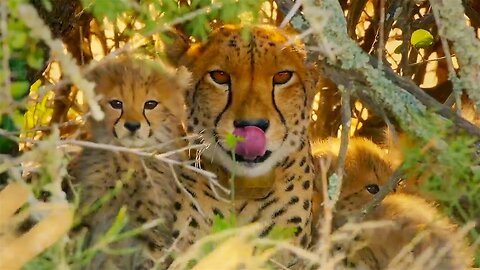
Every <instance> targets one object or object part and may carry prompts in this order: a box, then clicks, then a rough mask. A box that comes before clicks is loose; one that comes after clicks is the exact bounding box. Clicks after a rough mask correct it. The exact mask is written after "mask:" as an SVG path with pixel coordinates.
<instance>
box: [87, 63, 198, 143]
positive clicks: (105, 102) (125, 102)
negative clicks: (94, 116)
mask: <svg viewBox="0 0 480 270" xmlns="http://www.w3.org/2000/svg"><path fill="white" fill-rule="evenodd" d="M170 72H171V73H168V71H166V70H163V71H160V70H156V69H155V68H154V67H153V66H148V65H145V63H144V64H142V63H141V62H140V61H138V62H135V61H124V62H122V61H121V60H119V61H115V62H113V63H107V64H106V65H105V66H103V67H101V68H99V69H98V70H96V71H94V73H93V74H92V75H91V76H90V77H93V79H94V81H95V82H96V91H97V93H98V94H100V95H101V96H102V99H101V101H100V104H101V106H102V108H103V110H104V112H105V119H104V120H103V122H101V123H100V125H103V126H98V125H97V128H99V129H102V130H104V129H106V132H103V134H102V135H101V136H102V137H108V138H109V139H110V140H108V141H109V142H115V143H117V144H119V145H122V146H125V147H135V148H138V147H145V146H154V145H156V144H159V143H164V142H168V141H171V140H173V139H175V138H177V137H178V136H181V135H180V133H181V132H180V127H181V121H182V119H183V114H184V111H183V110H184V102H183V95H184V89H185V88H186V86H187V84H188V82H189V80H190V79H189V76H190V73H189V72H188V71H186V69H185V68H180V69H178V70H176V71H170ZM179 80H181V81H179ZM185 82H187V84H186V83H185ZM93 131H94V133H95V130H93Z"/></svg>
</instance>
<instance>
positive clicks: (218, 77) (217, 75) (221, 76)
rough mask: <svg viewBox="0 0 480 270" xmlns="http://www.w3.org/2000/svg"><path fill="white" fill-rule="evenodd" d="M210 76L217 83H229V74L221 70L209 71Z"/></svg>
mask: <svg viewBox="0 0 480 270" xmlns="http://www.w3.org/2000/svg"><path fill="white" fill-rule="evenodd" d="M209 74H210V78H212V80H213V81H214V82H216V83H218V84H229V83H230V74H228V73H227V72H225V71H221V70H214V71H210V72H209Z"/></svg>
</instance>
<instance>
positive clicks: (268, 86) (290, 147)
mask: <svg viewBox="0 0 480 270" xmlns="http://www.w3.org/2000/svg"><path fill="white" fill-rule="evenodd" d="M243 30H245V29H242V28H241V27H236V26H224V27H221V28H220V29H218V30H216V31H214V32H213V34H212V35H211V36H210V38H209V39H208V41H207V42H206V43H204V44H194V45H192V46H190V47H189V49H188V51H187V52H186V53H185V55H184V56H183V57H182V59H181V60H180V63H182V64H184V65H186V66H187V67H188V68H189V69H190V70H191V71H192V73H193V77H194V87H192V88H190V89H189V90H188V91H187V98H186V103H187V108H188V129H189V131H190V132H195V133H201V134H202V135H203V139H204V141H205V142H206V143H209V144H210V147H209V148H208V149H207V150H205V151H204V152H203V155H202V166H203V167H204V168H206V169H208V170H210V171H213V172H215V173H216V174H217V175H218V177H219V179H220V182H221V183H222V184H224V186H226V187H228V179H229V177H230V175H232V173H235V192H236V195H237V196H236V200H235V202H234V204H235V214H236V215H237V222H238V224H239V225H242V224H248V223H251V222H256V221H260V222H263V224H264V229H263V231H262V233H261V236H266V235H267V234H268V233H269V232H270V231H271V230H272V228H273V227H274V226H278V227H294V228H296V233H295V237H294V242H295V243H297V244H299V245H300V244H301V245H303V246H308V245H309V243H310V223H311V200H312V188H313V182H312V181H313V166H312V161H311V156H310V145H309V142H308V135H307V127H308V123H309V119H310V117H309V116H310V108H311V103H312V100H313V96H314V94H315V86H316V81H317V75H316V71H315V69H314V67H313V66H309V65H308V64H306V63H305V52H304V50H303V48H302V46H301V45H299V44H289V40H290V35H288V34H287V33H285V32H284V31H283V30H280V29H277V28H275V27H271V26H254V27H252V28H251V29H250V30H248V31H250V32H248V38H242V36H243V35H242V31H243ZM178 48H179V46H178V44H176V49H178ZM243 126H255V127H256V128H258V129H262V130H263V132H264V134H265V138H266V151H265V153H264V154H263V155H261V156H257V157H256V158H255V159H253V160H252V159H250V160H248V159H246V158H244V157H242V156H241V155H238V154H236V155H233V154H232V151H234V150H232V149H230V147H229V146H228V145H227V143H226V137H227V134H230V133H233V132H234V130H235V128H238V127H243ZM234 159H235V160H234ZM186 185H187V189H188V191H189V193H190V194H191V195H192V196H193V197H194V198H195V199H196V200H198V202H199V204H200V206H201V208H202V210H203V212H204V213H205V216H202V215H201V214H200V213H199V212H200V211H199V209H196V206H195V205H193V204H192V203H191V202H190V201H189V200H188V199H186V198H184V199H179V200H177V201H176V202H175V209H176V210H177V221H176V223H175V228H176V231H174V236H178V234H179V231H180V230H182V228H183V227H184V224H185V223H186V222H187V220H189V218H190V219H191V222H190V226H189V228H188V229H189V232H188V233H187V234H186V235H187V236H186V237H185V239H183V240H182V241H180V242H183V243H185V244H186V245H188V244H189V243H190V244H191V243H193V241H194V240H195V239H197V238H198V237H200V236H202V235H205V234H206V233H208V232H209V228H210V226H211V223H212V219H213V217H214V215H219V216H228V215H229V214H230V209H231V204H230V203H228V202H225V201H222V200H220V199H219V198H217V197H216V196H215V193H214V192H213V191H212V188H211V187H210V185H209V184H208V183H207V182H206V181H204V180H202V179H190V180H189V181H186ZM223 195H224V196H225V197H226V198H228V195H225V194H223Z"/></svg>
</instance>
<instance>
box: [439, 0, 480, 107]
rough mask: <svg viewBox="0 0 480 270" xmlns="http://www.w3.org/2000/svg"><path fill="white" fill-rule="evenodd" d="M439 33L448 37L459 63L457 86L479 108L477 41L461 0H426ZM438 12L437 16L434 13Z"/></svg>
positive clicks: (479, 69) (479, 57)
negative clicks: (461, 88)
mask: <svg viewBox="0 0 480 270" xmlns="http://www.w3.org/2000/svg"><path fill="white" fill-rule="evenodd" d="M430 5H431V6H432V8H433V9H434V11H436V12H435V13H434V14H435V17H436V18H435V20H436V21H437V25H438V30H439V34H440V35H441V36H443V37H445V38H447V39H448V40H450V41H451V42H452V44H453V47H454V49H455V55H456V57H457V59H458V62H459V64H460V81H461V86H462V87H463V88H464V89H465V90H466V91H467V93H468V96H469V97H470V98H471V99H472V100H474V102H475V104H476V106H477V108H480V40H478V39H477V38H476V36H475V32H474V30H473V28H472V27H470V26H468V25H467V24H466V20H465V16H464V14H465V9H464V7H463V4H462V1H461V0H448V1H447V0H430ZM437 15H438V16H437Z"/></svg>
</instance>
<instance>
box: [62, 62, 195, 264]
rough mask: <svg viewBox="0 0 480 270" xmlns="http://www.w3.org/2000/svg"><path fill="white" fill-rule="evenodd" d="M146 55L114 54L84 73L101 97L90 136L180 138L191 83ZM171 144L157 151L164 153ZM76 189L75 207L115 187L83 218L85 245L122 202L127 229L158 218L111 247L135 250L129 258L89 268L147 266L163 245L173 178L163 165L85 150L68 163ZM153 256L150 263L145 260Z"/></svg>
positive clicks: (122, 142) (101, 260) (120, 142)
mask: <svg viewBox="0 0 480 270" xmlns="http://www.w3.org/2000/svg"><path fill="white" fill-rule="evenodd" d="M152 64H153V63H152V62H148V61H146V60H134V59H131V58H121V59H117V60H113V61H111V62H107V63H105V64H101V65H100V66H99V67H98V68H96V69H95V70H93V71H92V72H91V73H90V74H89V75H88V78H89V79H90V80H93V81H94V82H95V83H96V88H95V90H96V92H97V94H100V95H101V96H102V99H101V101H100V104H101V106H102V108H103V110H104V112H105V119H104V120H103V121H100V122H96V121H94V120H91V121H90V122H89V123H88V125H89V130H90V132H91V133H92V138H91V139H92V141H94V142H100V143H107V144H112V145H116V146H123V147H155V146H157V147H158V146H159V145H160V144H162V143H167V142H169V141H171V140H173V139H177V138H178V137H182V136H184V134H183V129H182V126H181V121H182V118H183V113H184V112H183V104H184V101H183V95H184V93H183V92H184V90H185V88H186V87H187V86H188V84H189V81H190V73H189V72H188V71H186V69H184V68H179V69H178V70H176V71H175V70H170V69H169V68H168V67H166V68H164V69H162V70H159V69H158V67H154V66H152ZM178 146H179V145H178V144H176V145H175V144H173V145H170V146H169V147H164V148H160V149H158V148H157V149H158V151H166V150H170V149H172V148H176V147H178ZM70 174H71V175H72V176H73V177H74V179H75V182H74V184H75V186H78V187H79V188H80V189H81V198H80V209H82V208H83V207H88V206H92V204H94V203H95V202H97V201H98V200H99V198H101V197H102V196H104V195H106V194H107V193H108V192H111V191H113V190H114V189H116V186H118V185H120V186H121V187H122V189H121V190H120V191H119V193H118V194H116V195H115V196H114V197H113V198H112V199H110V200H109V201H107V203H106V204H105V205H103V206H102V207H101V208H100V209H98V210H97V211H95V212H93V213H91V214H89V215H88V216H86V217H85V218H84V219H83V220H84V221H85V223H86V224H85V225H87V226H88V228H89V236H90V244H93V243H95V242H96V241H97V240H98V237H99V236H100V235H103V234H105V232H106V231H107V229H108V228H109V227H110V226H111V225H112V222H113V220H114V218H115V216H116V215H117V213H118V211H119V210H120V208H121V207H122V206H126V207H127V214H128V218H129V221H130V222H129V225H128V228H129V229H132V228H135V227H138V226H140V225H142V224H144V223H147V222H149V221H152V220H155V219H157V218H161V219H162V223H161V226H155V227H154V228H151V229H149V230H147V231H145V233H142V234H141V235H140V236H139V237H135V238H128V239H126V240H122V241H120V242H118V243H115V244H113V245H112V247H111V248H113V249H114V248H131V247H134V246H140V247H142V249H143V250H142V251H141V252H139V253H137V254H134V255H128V256H108V255H106V254H103V253H102V254H99V255H97V256H96V257H95V258H94V260H93V262H92V264H91V265H90V268H91V269H107V268H108V269H110V267H113V268H120V269H134V268H135V269H141V268H145V267H149V266H152V265H153V263H154V262H153V260H155V259H159V258H160V257H161V255H162V254H161V251H162V249H164V247H165V246H166V245H167V244H169V243H170V241H171V236H170V229H171V227H172V223H173V212H172V207H173V197H172V196H173V195H174V194H175V191H174V185H175V184H174V182H173V180H172V179H173V178H172V175H171V172H170V169H169V167H168V166H167V165H166V164H164V163H163V162H160V161H158V160H156V159H154V158H143V157H140V156H138V155H135V154H131V153H127V152H114V151H107V150H101V149H96V148H84V149H83V151H82V153H81V155H80V156H79V158H78V159H77V160H76V161H75V162H74V163H73V164H72V165H71V171H70ZM152 259H153V260H152Z"/></svg>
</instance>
